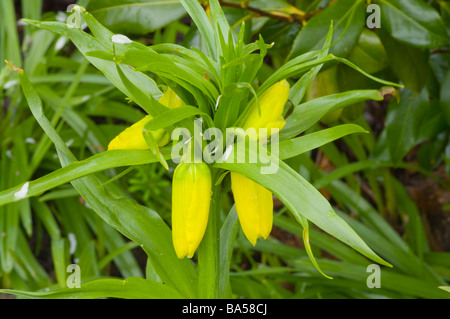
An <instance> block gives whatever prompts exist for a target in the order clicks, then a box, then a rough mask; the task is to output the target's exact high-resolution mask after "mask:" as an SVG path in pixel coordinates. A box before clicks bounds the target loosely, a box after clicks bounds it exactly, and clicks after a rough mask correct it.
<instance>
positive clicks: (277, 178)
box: [214, 146, 390, 266]
mask: <svg viewBox="0 0 450 319" xmlns="http://www.w3.org/2000/svg"><path fill="white" fill-rule="evenodd" d="M238 148H239V146H236V147H235V150H236V149H238ZM246 150H247V152H248V155H249V156H255V157H253V158H257V157H256V153H255V152H254V151H253V150H248V148H247V149H246ZM234 156H235V157H234V158H237V155H236V154H235V155H234ZM250 158H252V157H250ZM259 159H260V160H261V161H263V160H264V161H265V162H266V163H269V162H272V161H273V160H274V158H273V156H272V158H268V157H267V156H263V155H262V154H261V153H260V154H259ZM272 163H273V162H272ZM214 166H215V167H220V168H223V169H227V170H230V171H234V172H237V173H239V174H242V175H244V176H246V177H248V178H250V179H252V180H254V181H255V182H257V183H258V184H260V185H262V186H264V187H266V188H267V189H269V190H270V191H271V192H272V193H274V194H275V195H276V196H277V197H278V198H279V199H280V200H281V201H282V202H283V203H284V204H285V205H286V207H287V208H288V209H289V210H290V211H291V212H292V214H293V215H294V217H295V218H296V219H297V221H298V222H299V223H302V222H303V218H306V219H308V220H309V221H311V222H312V223H314V224H315V225H316V226H317V227H319V228H321V229H323V230H324V231H326V232H327V233H329V234H330V235H332V236H334V237H336V238H337V239H339V240H341V241H342V242H344V243H346V244H347V245H349V246H351V247H353V248H354V249H355V250H357V251H359V252H360V253H362V254H363V255H365V256H367V257H368V258H371V259H372V260H374V261H376V262H379V263H381V264H383V265H387V266H390V265H389V264H388V263H387V262H385V261H384V260H382V259H381V258H380V257H378V256H377V255H376V254H375V253H374V252H373V251H372V250H371V249H370V248H369V247H368V246H367V245H366V244H365V243H364V241H363V240H362V239H361V238H360V237H359V236H358V234H357V233H356V232H355V231H354V230H353V229H352V228H351V227H350V226H349V225H348V224H347V223H346V222H345V221H344V220H343V219H342V218H340V217H339V216H338V215H337V214H336V213H335V212H334V210H333V209H332V208H331V206H330V204H329V203H328V201H327V200H326V199H325V198H324V197H323V196H322V195H321V194H320V192H319V191H318V190H317V189H315V188H314V187H313V186H312V185H311V184H310V183H308V182H307V181H306V180H305V179H304V178H303V177H302V176H300V175H299V174H298V173H297V172H295V171H294V170H293V169H292V168H290V167H289V166H288V165H286V164H285V163H284V162H282V161H279V166H278V170H277V172H276V173H274V174H261V168H262V165H261V164H256V163H255V164H253V163H244V164H241V163H216V164H214Z"/></svg>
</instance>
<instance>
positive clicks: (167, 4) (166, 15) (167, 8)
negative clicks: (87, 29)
mask: <svg viewBox="0 0 450 319" xmlns="http://www.w3.org/2000/svg"><path fill="white" fill-rule="evenodd" d="M86 9H87V10H88V11H90V13H91V14H92V15H93V16H94V17H95V18H96V19H97V20H98V21H99V22H100V23H102V24H103V25H105V26H107V27H108V28H109V29H110V30H111V31H113V32H115V33H126V34H147V33H149V32H153V31H155V30H157V29H160V28H162V27H164V26H166V25H168V24H169V23H171V22H173V21H175V20H178V19H179V18H181V17H182V16H183V15H185V14H186V11H185V10H184V8H183V6H182V5H181V4H180V1H178V0H137V1H132V2H130V1H127V0H96V1H90V2H89V5H88V6H87V8H86Z"/></svg>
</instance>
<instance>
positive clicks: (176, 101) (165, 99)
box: [158, 87, 186, 109]
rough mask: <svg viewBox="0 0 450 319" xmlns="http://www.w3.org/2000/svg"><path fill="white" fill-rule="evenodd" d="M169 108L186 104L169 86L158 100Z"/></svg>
mask: <svg viewBox="0 0 450 319" xmlns="http://www.w3.org/2000/svg"><path fill="white" fill-rule="evenodd" d="M158 102H159V103H161V104H162V105H164V106H167V107H168V108H169V109H175V108H177V107H180V106H183V105H186V104H185V103H184V102H183V100H182V99H180V97H179V96H178V95H177V94H176V93H175V91H174V90H172V89H171V88H170V87H169V88H168V89H167V91H166V92H164V94H163V96H162V97H161V98H160V99H159V101H158Z"/></svg>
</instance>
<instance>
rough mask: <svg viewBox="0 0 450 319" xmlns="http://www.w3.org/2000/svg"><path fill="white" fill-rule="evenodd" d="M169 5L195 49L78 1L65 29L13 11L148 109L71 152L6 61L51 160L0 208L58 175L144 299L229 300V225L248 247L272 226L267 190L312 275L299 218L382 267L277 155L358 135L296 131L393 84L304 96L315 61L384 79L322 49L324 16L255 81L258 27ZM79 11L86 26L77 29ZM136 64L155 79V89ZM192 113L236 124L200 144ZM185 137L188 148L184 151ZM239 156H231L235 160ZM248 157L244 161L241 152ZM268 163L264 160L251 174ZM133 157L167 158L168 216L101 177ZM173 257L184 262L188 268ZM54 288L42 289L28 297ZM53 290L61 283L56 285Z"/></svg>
mask: <svg viewBox="0 0 450 319" xmlns="http://www.w3.org/2000/svg"><path fill="white" fill-rule="evenodd" d="M181 3H182V5H183V7H184V8H185V10H186V11H187V12H188V13H189V15H190V16H191V18H192V20H193V22H194V23H195V24H196V26H197V28H198V30H199V34H200V35H201V38H202V43H203V45H204V47H202V49H199V48H191V49H187V48H185V47H182V46H180V45H176V44H169V43H164V44H158V45H153V46H145V45H143V44H141V43H138V42H135V41H131V40H129V39H128V38H127V37H125V36H122V35H120V36H119V35H114V34H113V33H112V32H111V31H109V30H108V29H106V28H105V27H103V26H102V25H101V24H100V23H99V22H98V21H97V20H96V19H95V18H94V17H93V16H92V15H91V14H90V13H89V12H87V11H86V10H85V9H84V8H82V7H79V6H75V7H74V9H73V14H74V15H75V16H76V17H77V19H72V20H73V21H76V23H75V25H68V24H64V23H55V22H38V21H30V20H28V21H27V22H28V23H30V24H33V25H35V26H37V27H40V28H43V29H48V30H51V31H54V32H57V33H59V34H62V35H65V36H67V37H69V38H70V40H71V41H72V42H73V43H74V44H75V46H76V47H77V48H78V49H79V50H80V52H81V53H83V54H84V56H86V57H87V59H88V60H89V61H90V62H91V63H92V64H93V65H94V66H96V67H97V68H98V69H99V70H100V71H102V72H103V73H104V75H105V76H106V77H107V78H108V79H109V80H110V81H111V83H112V84H114V86H115V87H116V88H117V89H119V90H120V91H122V92H123V93H124V94H125V95H127V96H128V98H129V99H130V100H132V101H133V102H135V103H136V104H137V105H139V106H140V107H142V109H143V110H145V111H146V112H147V113H148V115H147V116H145V117H144V118H143V119H141V120H140V121H138V122H137V123H135V124H133V125H132V126H130V127H129V128H128V129H126V130H125V131H123V132H122V133H120V134H119V135H117V137H116V138H114V139H113V140H112V141H111V142H110V143H109V146H108V150H107V151H105V152H100V153H98V154H96V155H93V156H92V157H90V158H87V159H85V160H83V161H78V160H77V159H76V157H75V156H74V155H73V154H72V152H71V151H70V149H69V148H68V147H67V145H66V144H65V143H63V142H62V140H61V138H60V136H59V135H58V133H57V131H56V130H55V129H54V128H53V126H52V125H51V123H50V122H49V121H48V120H47V118H46V117H45V115H44V113H43V110H42V105H41V102H40V98H39V95H38V94H37V92H36V91H35V90H34V88H33V86H32V85H31V83H30V81H29V80H28V77H27V75H26V74H25V73H24V72H23V70H21V69H18V68H15V69H16V70H17V71H18V73H19V78H20V82H21V84H22V88H23V91H24V94H25V96H26V98H27V100H28V103H29V106H30V109H31V111H32V112H33V115H34V116H35V118H36V120H37V121H38V123H39V124H40V125H41V127H42V128H43V129H44V131H45V132H46V134H47V135H48V136H49V137H50V139H51V140H52V142H53V143H54V144H55V147H56V149H57V151H58V154H59V156H60V160H61V164H62V166H63V168H61V169H60V170H57V171H55V172H53V173H50V174H49V175H47V176H45V177H42V178H40V179H37V180H35V181H30V182H27V183H26V184H22V185H18V186H16V187H14V188H11V189H9V190H5V191H3V192H1V193H0V205H1V204H6V203H10V202H13V201H15V200H20V199H23V198H28V197H31V196H37V195H39V194H41V193H43V192H44V191H46V190H48V189H51V188H53V187H56V186H58V185H62V184H63V183H67V182H71V183H72V185H73V186H74V187H75V189H76V190H77V191H78V192H79V193H80V194H81V195H82V196H83V198H84V199H85V201H86V202H87V203H88V204H89V206H90V207H92V209H93V210H94V211H95V212H96V213H97V214H98V215H99V216H100V217H101V218H102V219H103V220H105V221H106V222H107V223H108V224H110V225H111V226H112V227H114V228H116V229H117V230H118V231H120V232H121V233H122V234H123V235H125V236H127V237H128V238H130V239H131V240H133V241H135V242H136V243H138V244H139V245H140V246H141V247H142V248H143V249H144V251H145V252H146V253H147V255H148V265H147V279H148V280H145V281H142V280H140V279H139V278H129V279H128V280H127V281H126V282H125V283H123V282H120V284H121V285H122V284H126V285H129V287H130V290H134V291H135V292H136V291H141V292H142V296H146V297H157V298H158V297H169V298H175V297H181V298H198V297H199V298H229V297H231V296H232V288H231V286H230V277H229V272H230V269H229V265H230V258H231V255H232V251H233V243H234V240H235V238H236V234H237V232H238V230H239V227H238V226H239V224H240V226H241V228H242V230H243V233H244V235H245V236H246V238H247V239H248V240H249V242H250V243H251V244H252V245H257V240H258V238H260V237H262V238H264V239H265V238H267V237H268V236H269V235H270V232H271V229H272V220H273V196H276V197H277V198H278V199H279V200H280V201H281V202H283V203H284V205H285V206H286V207H287V209H289V211H290V212H291V213H292V215H293V216H294V218H295V219H296V221H297V222H298V223H299V224H300V225H301V227H302V228H303V232H302V238H303V240H304V245H305V249H306V251H307V254H308V256H309V258H310V259H311V262H312V263H313V264H314V266H315V267H316V268H317V270H318V271H320V272H322V271H321V269H320V266H319V264H318V263H317V261H316V260H315V258H314V255H313V252H312V249H311V247H310V240H309V229H310V222H312V223H313V224H315V225H316V226H317V227H319V228H321V229H322V230H324V231H325V232H327V233H328V234H330V235H332V236H334V237H335V238H337V239H339V240H341V241H342V242H344V243H345V244H347V245H349V246H351V247H352V248H354V249H355V250H357V251H358V252H360V253H361V254H363V255H365V256H366V257H368V258H370V259H372V260H373V261H375V262H378V263H380V264H382V265H386V266H389V263H387V262H386V261H384V260H383V259H382V258H380V257H379V256H378V255H376V254H375V253H374V252H373V251H372V250H371V249H370V248H369V247H368V246H367V245H366V243H365V242H364V241H363V240H362V239H361V238H360V237H359V235H358V234H357V233H356V232H355V231H354V230H353V229H352V228H351V227H350V226H349V225H348V224H347V223H346V221H345V220H344V219H343V218H341V217H340V215H338V214H337V213H336V212H335V211H334V210H333V209H332V207H331V205H330V204H329V202H328V201H327V199H326V198H324V196H322V194H321V193H320V192H319V191H318V190H317V189H316V188H314V187H313V186H312V185H311V184H310V183H309V182H308V181H307V180H306V179H305V178H303V177H302V176H301V175H300V174H299V172H298V171H297V170H295V169H294V168H292V167H291V166H289V165H288V164H287V163H286V160H288V159H290V158H293V157H295V156H298V155H300V154H302V153H305V152H307V151H310V150H312V149H314V148H317V147H319V146H321V145H324V144H326V143H328V142H331V141H333V140H335V139H338V138H340V137H342V136H345V135H348V134H353V133H364V132H365V130H364V129H362V128H361V127H359V126H358V125H355V124H344V125H339V126H335V127H332V128H329V129H325V130H322V131H319V132H316V133H314V134H306V135H301V134H302V133H304V132H305V131H307V129H308V128H310V127H311V126H312V125H314V124H315V123H317V122H318V121H319V120H320V119H321V118H322V117H323V116H324V115H326V114H327V113H330V112H332V111H334V110H337V109H340V108H343V107H345V106H349V105H352V104H354V103H357V102H361V101H365V100H368V99H374V100H381V99H383V96H384V95H385V94H388V93H392V92H393V89H392V87H383V88H381V89H380V90H356V91H349V92H344V93H338V94H333V95H329V96H326V97H322V98H317V99H313V100H310V101H307V102H304V101H303V98H304V95H305V92H306V89H307V88H308V86H309V85H310V84H311V82H312V81H313V79H314V77H315V76H316V75H317V74H318V72H319V71H320V69H321V68H322V67H323V66H324V65H326V64H327V63H336V62H338V63H345V64H346V65H348V66H349V67H351V68H353V69H355V70H356V71H358V72H360V73H362V74H364V75H365V76H367V77H369V78H370V79H372V80H374V81H376V82H378V83H380V84H382V85H385V86H397V85H396V84H395V83H391V82H387V81H383V80H380V79H378V78H375V77H374V76H372V75H369V74H367V73H366V72H364V71H363V70H361V69H360V68H358V67H357V66H356V65H354V64H352V63H351V62H349V61H347V60H345V59H343V58H339V57H336V56H333V55H331V54H328V50H329V48H330V47H331V46H332V34H333V26H332V25H331V26H330V31H329V33H328V35H327V37H326V39H325V40H324V43H323V46H322V48H321V49H319V50H316V51H311V52H307V53H305V54H302V55H300V56H298V57H296V58H294V59H292V60H290V61H289V62H287V63H285V64H284V65H283V66H281V67H280V68H279V69H278V70H276V71H274V72H273V73H272V74H271V75H270V76H269V77H268V78H267V79H266V80H265V81H264V82H261V83H260V82H258V81H257V73H258V71H259V69H260V67H261V65H262V63H263V59H264V58H265V56H266V54H267V50H269V49H270V48H271V47H272V45H269V44H266V43H265V42H264V40H263V39H262V37H260V38H259V39H258V40H257V41H255V42H253V43H248V44H245V43H244V32H245V26H244V24H243V25H242V26H240V28H239V30H238V31H236V30H234V29H232V28H230V26H229V24H228V22H227V20H226V18H225V15H224V13H223V12H222V10H221V7H220V5H219V2H218V1H217V0H210V1H209V6H208V8H207V10H206V11H205V10H204V9H203V8H202V7H201V5H200V4H199V3H198V2H197V1H187V0H181ZM83 20H84V21H85V22H86V24H87V26H88V27H89V29H90V31H91V32H92V35H90V34H88V33H86V32H84V31H83V30H82V28H81V21H83ZM150 74H151V75H152V76H154V77H155V78H156V79H157V80H158V81H159V83H161V84H163V85H161V86H158V85H157V82H155V80H154V79H153V78H152V77H150ZM161 88H163V89H161ZM198 122H200V123H201V124H204V125H205V126H206V128H207V129H206V130H205V131H203V130H200V133H199V134H200V136H202V137H205V138H206V137H207V138H206V140H212V138H211V136H210V135H208V136H207V134H206V131H207V130H209V129H211V130H212V131H213V132H215V130H220V131H223V130H225V129H228V128H238V130H237V134H236V135H235V136H232V137H231V138H229V136H228V134H226V135H225V138H224V136H223V135H222V136H221V137H217V136H219V135H217V136H216V139H214V140H213V141H212V142H211V143H210V144H207V143H206V140H205V139H203V138H202V139H198V138H197V137H198V135H199V134H195V132H196V130H198ZM239 128H241V130H239ZM179 129H184V132H185V133H186V132H187V133H189V134H190V135H191V136H193V137H191V138H189V139H184V138H183V139H182V140H181V142H180V138H179V137H180V136H181V135H183V134H181V135H178V134H177V133H175V132H180V130H179ZM252 129H253V130H254V131H252ZM210 132H211V131H210ZM242 132H244V134H242ZM252 132H254V133H252ZM184 135H185V134H184ZM171 140H172V141H171ZM251 142H253V144H252V143H251ZM177 145H181V147H180V148H177ZM251 145H254V147H251ZM198 146H201V147H200V154H199V153H198V152H196V148H197V147H198ZM269 148H270V150H271V151H270V152H268V150H269ZM174 149H177V150H180V151H181V150H182V153H181V154H180V153H177V152H175V155H176V156H174ZM177 154H178V155H177ZM217 154H220V155H221V156H217ZM211 157H213V160H211ZM207 158H208V160H207ZM239 158H243V159H244V160H243V161H239V160H236V159H239ZM250 158H252V159H254V160H253V161H250V160H247V159H250ZM231 159H234V160H231ZM172 162H173V163H172ZM273 162H276V169H275V170H274V171H270V172H269V173H267V174H265V173H262V172H263V171H264V170H263V169H264V168H265V167H266V166H267V164H272V163H273ZM143 163H155V164H154V165H160V164H161V165H163V166H164V167H165V168H169V165H170V166H172V165H173V164H174V163H175V164H176V168H175V170H174V174H173V181H172V218H171V225H167V224H166V223H165V222H164V221H163V219H162V218H161V217H160V216H159V215H158V213H157V212H155V211H153V210H151V209H150V208H148V207H145V206H142V205H139V204H138V203H136V202H135V201H134V200H132V199H131V198H129V197H127V196H126V195H125V194H123V192H121V191H119V190H118V188H117V187H116V186H115V185H114V183H108V182H107V181H105V179H106V178H105V175H103V174H101V173H100V172H102V171H105V170H107V169H110V168H116V167H121V166H133V165H140V164H143ZM158 163H159V164H158ZM25 186H26V190H25V188H24V187H25ZM230 189H231V191H232V193H233V198H234V202H235V205H234V206H233V207H232V209H231V210H230V211H226V212H225V211H223V208H222V206H221V202H222V199H223V198H224V197H225V196H227V194H228V191H229V190H230ZM17 194H19V195H20V196H19V197H18V195H17ZM186 256H187V257H190V258H193V259H194V260H195V264H196V266H197V267H196V266H195V265H194V264H193V263H192V262H191V261H189V260H187V259H186V258H184V257H186ZM324 276H327V275H326V274H324ZM327 277H328V276H327ZM116 284H118V282H116V281H111V280H110V279H98V280H95V281H91V282H86V283H85V284H84V285H82V288H83V289H84V290H83V293H85V296H90V295H89V293H91V294H92V296H98V295H95V293H93V291H94V290H95V289H97V290H98V289H99V287H100V288H102V287H103V288H105V287H107V286H108V285H109V286H108V287H110V288H111V287H112V286H113V285H116ZM111 291H112V289H111V290H108V289H107V288H105V290H104V296H105V297H117V296H119V297H130V295H127V294H126V292H124V293H123V294H120V293H119V295H117V294H116V293H117V292H115V293H112V292H111ZM149 291H151V292H149ZM54 293H55V292H43V293H40V296H48V295H51V294H54ZM58 293H60V294H64V293H69V292H68V291H67V290H64V289H63V291H62V292H61V291H60V292H58ZM73 293H76V292H73ZM135 295H136V293H135ZM135 295H134V296H135Z"/></svg>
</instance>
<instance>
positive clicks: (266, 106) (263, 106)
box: [243, 80, 289, 130]
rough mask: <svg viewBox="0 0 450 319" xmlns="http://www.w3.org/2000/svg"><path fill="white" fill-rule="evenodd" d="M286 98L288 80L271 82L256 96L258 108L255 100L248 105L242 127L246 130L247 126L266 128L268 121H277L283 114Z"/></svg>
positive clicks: (287, 94) (287, 95)
mask: <svg viewBox="0 0 450 319" xmlns="http://www.w3.org/2000/svg"><path fill="white" fill-rule="evenodd" d="M288 98H289V82H287V81H286V80H281V81H279V82H277V83H275V84H273V85H272V86H271V87H269V88H268V89H267V90H265V91H264V92H263V93H262V94H261V95H260V96H259V97H258V100H259V109H258V104H257V103H256V101H255V102H254V103H253V105H252V106H251V107H250V111H249V114H248V115H247V117H246V120H245V122H244V125H243V129H244V130H246V129H247V128H249V127H253V128H255V129H259V128H267V126H268V124H269V123H271V122H275V121H277V120H278V119H279V118H280V116H281V115H282V114H283V110H284V105H285V104H286V101H287V100H288ZM260 111H261V112H260Z"/></svg>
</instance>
